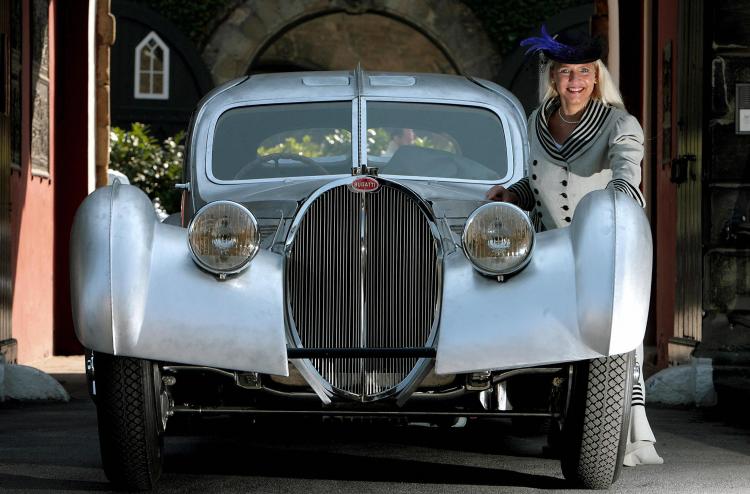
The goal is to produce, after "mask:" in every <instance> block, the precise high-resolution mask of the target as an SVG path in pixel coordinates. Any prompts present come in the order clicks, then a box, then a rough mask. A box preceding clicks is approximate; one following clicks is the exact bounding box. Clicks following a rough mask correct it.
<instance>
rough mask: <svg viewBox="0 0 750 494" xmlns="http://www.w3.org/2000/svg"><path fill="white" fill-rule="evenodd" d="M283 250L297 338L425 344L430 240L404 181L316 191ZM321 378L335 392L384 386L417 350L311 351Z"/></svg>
mask: <svg viewBox="0 0 750 494" xmlns="http://www.w3.org/2000/svg"><path fill="white" fill-rule="evenodd" d="M290 247H291V248H290V249H288V251H287V269H286V283H287V294H288V304H289V311H290V316H291V319H292V322H293V327H294V329H296V336H297V337H298V338H299V344H300V345H301V346H302V347H305V348H406V347H410V348H413V347H424V346H425V345H427V343H428V339H429V336H430V332H431V330H432V327H433V323H434V319H435V314H436V308H437V304H438V297H439V277H438V255H437V244H436V240H435V238H434V237H433V235H432V232H431V230H430V226H429V223H428V220H427V218H426V216H425V214H424V213H423V212H422V210H421V209H420V208H419V206H418V204H417V203H416V201H415V200H414V199H413V198H412V197H411V196H410V195H409V194H408V193H407V192H405V191H402V190H400V189H397V188H395V187H392V186H389V185H385V184H384V185H383V186H381V187H380V189H378V190H377V191H376V192H370V193H359V192H352V191H351V190H350V189H349V188H348V187H347V186H346V185H343V186H338V187H335V188H333V189H330V190H328V191H326V192H324V193H323V194H321V195H320V196H319V197H318V198H317V199H316V200H315V201H314V202H313V203H312V204H311V205H310V207H309V208H308V209H307V211H306V212H305V213H304V217H303V218H302V220H301V222H300V223H299V226H298V229H297V231H296V233H295V235H294V239H293V241H292V243H291V246H290ZM310 362H311V364H312V365H313V367H314V368H315V370H316V371H317V372H318V373H319V374H320V376H321V378H322V379H324V380H325V381H327V382H328V383H330V385H331V386H332V387H333V388H334V389H335V390H338V391H343V392H344V394H348V395H354V396H355V397H359V398H363V399H364V398H372V397H374V396H376V395H382V394H383V393H387V392H388V391H390V390H393V389H394V388H395V387H396V386H398V384H399V383H400V382H402V381H403V380H404V378H405V377H406V376H407V375H408V374H409V372H411V370H412V369H413V368H414V366H415V365H416V364H417V359H416V358H313V359H310Z"/></svg>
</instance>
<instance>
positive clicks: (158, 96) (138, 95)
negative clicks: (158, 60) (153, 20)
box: [133, 31, 170, 100]
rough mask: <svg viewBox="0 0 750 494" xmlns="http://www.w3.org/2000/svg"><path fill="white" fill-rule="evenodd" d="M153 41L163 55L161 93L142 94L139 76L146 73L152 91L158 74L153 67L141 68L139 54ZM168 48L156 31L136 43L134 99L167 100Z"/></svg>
mask: <svg viewBox="0 0 750 494" xmlns="http://www.w3.org/2000/svg"><path fill="white" fill-rule="evenodd" d="M151 41H154V42H155V43H156V46H157V47H158V48H161V50H162V53H163V54H164V59H163V60H162V70H161V76H162V91H161V92H160V93H156V92H153V91H152V92H149V93H144V92H141V84H140V81H141V75H142V74H143V73H147V74H149V76H150V83H151V88H152V89H153V86H154V78H155V76H156V75H157V74H159V72H155V71H154V69H153V66H152V67H151V68H149V69H144V68H143V67H141V52H142V50H144V49H147V48H148V46H147V45H148V44H149V42H151ZM169 51H170V50H169V46H167V44H166V43H165V42H164V40H162V39H161V37H160V36H159V35H158V34H157V33H156V31H151V32H149V33H148V34H147V35H146V36H145V37H144V38H143V39H142V40H141V42H140V43H138V44H137V45H136V47H135V52H134V53H135V64H134V67H135V70H134V74H133V97H134V98H135V99H152V100H167V99H169V74H170V65H169Z"/></svg>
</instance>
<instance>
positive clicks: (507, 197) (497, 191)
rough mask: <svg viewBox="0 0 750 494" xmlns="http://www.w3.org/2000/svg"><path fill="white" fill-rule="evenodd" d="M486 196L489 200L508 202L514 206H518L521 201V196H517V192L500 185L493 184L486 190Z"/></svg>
mask: <svg viewBox="0 0 750 494" xmlns="http://www.w3.org/2000/svg"><path fill="white" fill-rule="evenodd" d="M486 196H487V199H489V200H490V201H498V202H509V203H511V204H514V205H516V206H518V205H519V204H520V202H521V198H520V197H518V194H516V193H515V192H513V191H512V190H508V189H506V188H505V187H503V186H502V185H494V186H493V187H492V188H491V189H490V190H488V191H487V194H486Z"/></svg>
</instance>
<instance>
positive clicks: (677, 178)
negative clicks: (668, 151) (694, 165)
mask: <svg viewBox="0 0 750 494" xmlns="http://www.w3.org/2000/svg"><path fill="white" fill-rule="evenodd" d="M695 159H696V158H695V155H694V154H683V155H681V156H678V157H677V158H675V159H673V160H672V174H671V176H670V177H669V180H670V181H671V182H672V183H675V184H678V185H679V184H682V183H685V182H687V180H688V171H689V163H690V162H693V161H695ZM690 178H691V179H692V180H695V178H696V177H695V175H694V174H692V175H691V176H690Z"/></svg>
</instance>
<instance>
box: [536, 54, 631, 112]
mask: <svg viewBox="0 0 750 494" xmlns="http://www.w3.org/2000/svg"><path fill="white" fill-rule="evenodd" d="M557 63H558V62H555V61H554V60H548V61H547V62H546V63H545V64H543V65H542V68H541V69H540V71H539V102H540V103H542V102H544V101H547V100H548V99H549V98H556V97H558V96H559V94H558V93H557V89H555V86H554V85H553V84H552V71H553V70H554V69H555V68H556V67H557ZM594 65H595V66H596V80H597V84H596V85H595V86H594V92H593V93H592V94H591V97H592V98H594V99H598V100H599V101H601V102H602V103H604V104H605V105H610V106H616V107H617V108H620V109H622V110H624V109H625V103H623V101H622V95H621V94H620V90H619V89H617V86H615V83H614V81H613V80H612V76H611V75H610V74H609V71H608V70H607V66H606V65H604V62H602V61H601V60H596V61H595V62H594Z"/></svg>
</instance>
